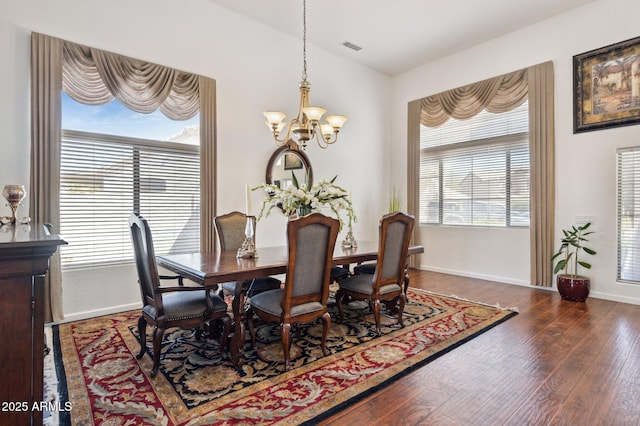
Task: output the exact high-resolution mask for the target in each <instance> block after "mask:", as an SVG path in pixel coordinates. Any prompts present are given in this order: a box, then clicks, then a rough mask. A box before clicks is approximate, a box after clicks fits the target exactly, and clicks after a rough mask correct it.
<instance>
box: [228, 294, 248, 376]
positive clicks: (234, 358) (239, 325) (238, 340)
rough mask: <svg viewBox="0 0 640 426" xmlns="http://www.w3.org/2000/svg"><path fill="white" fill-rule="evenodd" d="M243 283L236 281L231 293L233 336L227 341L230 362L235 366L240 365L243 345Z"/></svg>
mask: <svg viewBox="0 0 640 426" xmlns="http://www.w3.org/2000/svg"><path fill="white" fill-rule="evenodd" d="M244 294H245V289H244V283H243V282H241V281H238V282H237V283H236V286H235V291H234V294H233V302H232V303H231V306H232V308H233V322H234V328H233V338H232V339H231V342H230V343H229V352H230V353H231V362H232V363H233V365H235V366H236V367H238V366H240V365H242V350H243V347H244V322H245V319H246V312H245V310H244Z"/></svg>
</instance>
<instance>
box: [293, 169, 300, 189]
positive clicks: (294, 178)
mask: <svg viewBox="0 0 640 426" xmlns="http://www.w3.org/2000/svg"><path fill="white" fill-rule="evenodd" d="M291 178H292V179H293V186H294V187H295V188H296V189H300V184H299V183H298V179H297V178H296V174H295V173H293V170H292V171H291Z"/></svg>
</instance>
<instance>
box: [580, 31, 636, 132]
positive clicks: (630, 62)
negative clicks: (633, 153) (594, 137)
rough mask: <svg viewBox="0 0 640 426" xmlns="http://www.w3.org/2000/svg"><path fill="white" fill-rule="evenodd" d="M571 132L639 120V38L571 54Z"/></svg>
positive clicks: (614, 125) (604, 127)
mask: <svg viewBox="0 0 640 426" xmlns="http://www.w3.org/2000/svg"><path fill="white" fill-rule="evenodd" d="M573 84H574V99H573V119H574V121H573V133H580V132H587V131H591V130H599V129H606V128H611V127H618V126H628V125H632V124H638V123H640V37H636V38H633V39H631V40H627V41H623V42H620V43H616V44H612V45H610V46H606V47H602V48H600V49H596V50H592V51H590V52H586V53H582V54H580V55H575V56H574V57H573Z"/></svg>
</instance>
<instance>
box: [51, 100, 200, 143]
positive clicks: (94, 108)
mask: <svg viewBox="0 0 640 426" xmlns="http://www.w3.org/2000/svg"><path fill="white" fill-rule="evenodd" d="M199 126H200V118H199V115H196V116H195V117H193V118H191V119H189V120H185V121H175V120H171V119H169V118H167V117H166V116H165V115H164V114H162V113H161V112H160V111H157V110H156V111H155V112H153V113H151V114H140V113H137V112H135V111H132V110H130V109H129V108H127V107H125V106H123V105H122V104H121V103H120V102H118V101H117V100H115V99H114V100H112V101H111V102H109V103H107V104H104V105H85V104H81V103H79V102H76V101H75V100H73V99H72V98H70V97H69V96H68V95H67V94H66V93H64V92H63V93H62V128H63V129H65V130H77V131H82V132H90V133H102V134H106V135H116V136H126V137H132V138H140V139H152V140H159V141H169V140H172V139H175V138H176V136H178V135H183V134H184V133H185V131H186V129H190V128H191V129H192V128H198V127H199ZM193 139H194V138H180V142H183V143H194V144H198V137H197V135H196V138H195V141H193ZM192 141H193V142H192Z"/></svg>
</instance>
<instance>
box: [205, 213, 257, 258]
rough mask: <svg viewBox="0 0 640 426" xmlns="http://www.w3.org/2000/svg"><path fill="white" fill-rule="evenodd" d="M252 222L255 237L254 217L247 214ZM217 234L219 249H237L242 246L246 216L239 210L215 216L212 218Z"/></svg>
mask: <svg viewBox="0 0 640 426" xmlns="http://www.w3.org/2000/svg"><path fill="white" fill-rule="evenodd" d="M249 217H250V218H251V221H252V222H253V236H254V238H255V232H256V231H255V230H256V217H255V216H249ZM213 223H214V225H215V227H216V235H217V236H218V245H219V247H220V250H238V249H239V248H240V247H242V243H243V242H244V239H245V235H244V229H245V227H246V226H247V216H246V215H245V214H244V213H240V212H231V213H227V214H223V215H221V216H216V217H215V218H214V219H213Z"/></svg>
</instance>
